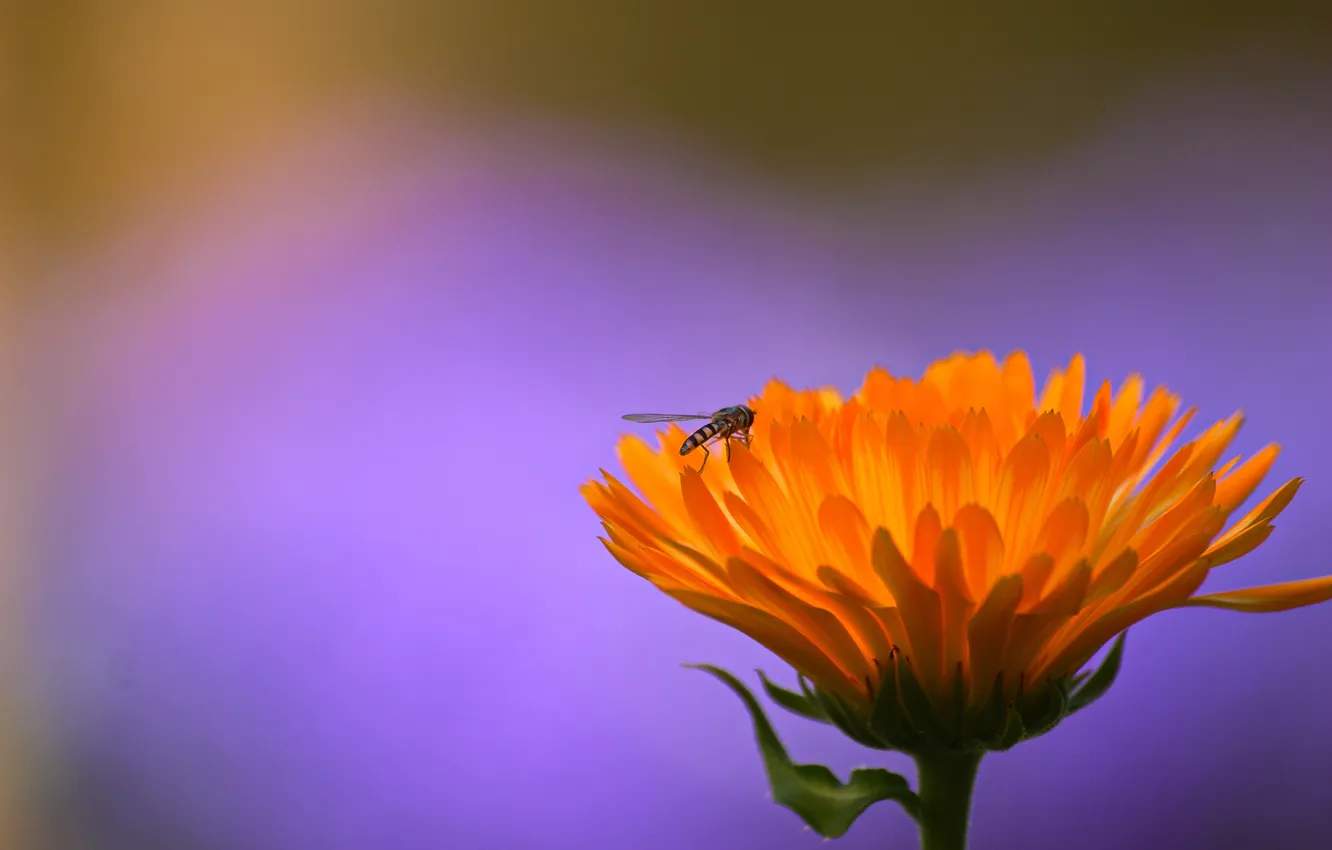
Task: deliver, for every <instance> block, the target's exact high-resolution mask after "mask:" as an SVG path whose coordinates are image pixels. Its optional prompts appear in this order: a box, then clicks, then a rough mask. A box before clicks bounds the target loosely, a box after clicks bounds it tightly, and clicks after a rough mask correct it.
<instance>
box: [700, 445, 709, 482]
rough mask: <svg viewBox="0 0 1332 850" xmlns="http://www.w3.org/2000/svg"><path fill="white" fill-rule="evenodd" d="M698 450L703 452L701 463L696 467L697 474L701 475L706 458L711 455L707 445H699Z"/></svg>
mask: <svg viewBox="0 0 1332 850" xmlns="http://www.w3.org/2000/svg"><path fill="white" fill-rule="evenodd" d="M699 448H700V449H702V450H703V462H702V463H700V464H699V465H698V472H699V474H700V475H701V474H703V467H705V466H707V465H708V458H709V457H710V456H711V455H712V452H710V451H708V444H707V443H700V444H699Z"/></svg>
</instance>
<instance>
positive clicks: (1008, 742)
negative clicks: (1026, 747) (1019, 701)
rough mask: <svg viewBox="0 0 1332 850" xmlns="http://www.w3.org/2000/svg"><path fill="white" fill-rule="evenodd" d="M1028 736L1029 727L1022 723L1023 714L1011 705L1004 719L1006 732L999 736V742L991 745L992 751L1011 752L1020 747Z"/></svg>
mask: <svg viewBox="0 0 1332 850" xmlns="http://www.w3.org/2000/svg"><path fill="white" fill-rule="evenodd" d="M1026 734H1027V727H1026V726H1024V725H1023V723H1022V712H1020V711H1018V708H1017V706H1016V705H1015V704H1013V703H1009V704H1008V710H1007V713H1006V715H1005V717H1004V731H1003V732H1002V733H1001V734H1000V735H999V738H998V740H996V741H995V742H994V744H993V745H991V749H994V750H999V751H1001V752H1002V751H1003V750H1011V749H1013V747H1016V746H1017V745H1018V743H1019V742H1020V741H1021V740H1022V738H1023V737H1024V736H1025V735H1026Z"/></svg>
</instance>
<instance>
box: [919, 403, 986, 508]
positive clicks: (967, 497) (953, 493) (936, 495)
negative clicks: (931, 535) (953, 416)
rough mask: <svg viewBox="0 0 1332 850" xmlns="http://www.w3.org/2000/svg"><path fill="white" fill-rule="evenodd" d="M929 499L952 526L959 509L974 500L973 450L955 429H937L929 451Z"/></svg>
mask: <svg viewBox="0 0 1332 850" xmlns="http://www.w3.org/2000/svg"><path fill="white" fill-rule="evenodd" d="M925 487H926V493H927V494H928V495H927V497H926V498H928V499H929V501H930V502H931V503H933V504H935V505H937V506H938V508H939V513H940V514H941V515H942V517H943V520H944V522H945V523H949V524H951V522H952V519H953V516H954V515H955V514H956V513H957V509H958V508H960V507H961V506H962V505H964V504H966V503H967V502H971V501H974V496H973V494H972V493H973V491H972V473H971V451H970V450H969V449H968V448H967V442H966V440H963V439H962V435H961V434H960V433H958V432H957V430H956V429H955V428H952V427H951V426H949V427H943V428H936V429H934V432H933V433H931V434H930V442H929V445H928V446H927V447H926V449H925Z"/></svg>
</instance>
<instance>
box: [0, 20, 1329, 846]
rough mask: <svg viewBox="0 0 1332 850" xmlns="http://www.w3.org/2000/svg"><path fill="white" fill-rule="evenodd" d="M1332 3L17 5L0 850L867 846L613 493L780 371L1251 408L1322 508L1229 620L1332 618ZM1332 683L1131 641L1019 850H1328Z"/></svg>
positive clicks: (1282, 532) (1029, 815) (1141, 632)
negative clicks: (1125, 388) (662, 576)
mask: <svg viewBox="0 0 1332 850" xmlns="http://www.w3.org/2000/svg"><path fill="white" fill-rule="evenodd" d="M1325 6H1326V4H1320V3H1306V4H1291V3H1284V4H1283V3H1280V2H1268V3H1265V4H1261V5H1260V4H1246V5H1244V6H1242V7H1241V6H1238V5H1237V7H1236V8H1237V9H1242V10H1234V11H1232V10H1231V9H1230V8H1229V7H1228V6H1227V7H1225V8H1223V7H1221V6H1220V5H1218V4H1210V5H1209V4H1184V3H1181V2H1173V0H1171V1H1170V2H1155V3H1148V2H1117V3H1086V4H1080V5H1076V6H1074V5H1073V4H1054V3H1045V4H1035V3H1026V4H999V3H991V4H981V3H972V4H961V5H958V4H949V5H948V6H947V8H944V7H942V6H941V7H939V8H937V9H927V8H926V7H925V5H922V4H907V3H882V4H873V5H871V4H859V5H853V4H825V5H823V6H817V5H810V4H798V3H787V2H770V3H768V4H762V5H760V4H744V5H741V4H730V5H727V4H703V3H693V2H674V3H640V4H623V3H609V2H582V1H581V0H562V2H559V3H536V2H529V3H519V2H504V0H492V2H471V3H468V2H453V3H425V2H409V1H408V0H393V1H392V2H382V3H378V4H371V3H352V2H323V3H315V2H301V0H273V2H267V3H264V4H260V3H248V2H238V3H226V4H223V3H202V2H187V1H186V0H181V2H174V3H173V2H169V0H159V2H151V0H142V2H136V0H100V1H99V0H10V2H9V3H8V4H7V5H5V6H4V7H3V12H2V13H0V14H2V17H0V45H3V49H0V63H2V64H0V69H2V70H0V167H2V168H3V170H0V277H2V278H3V283H4V287H3V290H0V296H2V297H3V301H2V302H0V320H2V322H3V325H4V327H3V328H2V329H0V330H2V331H3V333H0V338H3V340H4V342H3V346H0V392H3V396H4V408H3V409H4V410H5V411H6V414H5V415H4V416H0V447H2V448H3V450H4V455H5V456H4V462H5V464H6V470H7V474H6V476H5V480H6V481H7V482H8V483H7V486H5V487H3V488H0V494H3V495H0V541H3V545H4V547H5V551H4V555H5V557H4V559H3V565H4V568H3V573H0V581H2V582H3V586H2V588H0V590H2V592H0V662H2V663H0V676H2V680H0V684H2V685H3V688H4V693H5V699H6V710H5V711H4V712H3V713H0V846H2V847H4V848H13V850H26V849H27V848H33V850H46V849H47V848H50V849H51V850H306V848H318V850H372V848H373V849H374V850H378V848H383V850H417V848H420V849H421V850H426V848H430V850H439V848H459V850H490V849H491V848H495V850H564V848H607V850H618V848H629V847H643V848H655V847H661V848H667V847H669V848H680V847H698V848H749V847H753V848H765V850H773V849H774V848H787V847H789V848H813V847H815V846H818V844H819V839H818V838H817V837H816V836H814V835H813V834H812V833H809V832H804V831H802V828H801V825H800V823H799V821H798V819H797V818H796V817H795V816H794V815H793V814H791V813H789V812H787V811H785V810H784V809H781V808H779V807H776V806H774V805H772V804H771V803H770V802H768V801H767V799H766V798H765V792H766V788H765V784H764V779H763V776H762V771H761V767H760V763H759V760H758V758H757V755H756V753H755V750H754V745H753V741H752V738H751V736H750V730H749V726H748V723H747V720H746V718H745V716H744V714H743V712H742V710H741V706H740V704H739V703H738V702H736V700H735V699H734V697H733V696H731V695H730V694H728V693H727V692H726V691H725V690H724V689H723V688H721V687H720V686H719V685H717V683H715V682H713V681H710V680H708V679H706V677H703V676H701V675H700V674H698V673H694V672H690V671H686V670H683V669H681V668H680V666H679V664H680V662H686V661H708V662H713V663H717V664H721V665H724V666H727V667H730V668H731V669H734V670H737V671H739V672H744V671H748V670H750V669H752V668H754V667H766V668H767V669H769V670H770V671H771V672H774V673H777V672H779V671H780V672H784V671H781V670H780V667H779V666H778V665H776V664H774V662H773V659H772V658H771V656H769V655H767V654H766V653H765V652H763V651H762V650H760V649H759V648H757V647H756V646H754V645H752V644H750V643H749V642H748V641H747V640H745V639H744V638H742V637H740V636H738V635H736V634H733V633H731V632H729V631H727V630H726V629H724V628H723V627H721V626H719V625H717V624H714V623H712V622H710V621H706V620H704V619H702V618H700V617H698V616H696V615H693V614H691V613H689V612H687V611H685V610H684V609H682V608H680V607H679V606H677V605H676V604H675V603H673V602H671V601H670V600H669V599H667V598H665V597H663V596H661V595H660V594H657V593H655V592H654V591H653V590H652V589H651V588H650V587H649V586H648V585H646V584H645V583H643V582H642V581H640V580H638V579H636V578H635V577H634V576H632V575H630V574H629V573H627V572H626V571H624V570H623V569H621V568H620V567H619V566H618V565H616V564H615V563H614V562H613V561H611V559H610V558H608V557H607V556H606V555H605V553H604V550H602V549H601V547H600V544H598V543H597V541H596V534H597V532H598V530H599V529H598V526H597V524H596V522H595V519H594V517H593V516H592V514H591V512H590V511H589V510H588V509H587V508H586V507H585V505H583V504H582V503H581V501H580V499H579V497H578V495H577V492H576V488H577V485H578V484H579V483H580V482H581V481H582V480H584V479H585V478H587V477H589V476H591V475H594V474H595V472H596V470H597V468H598V467H599V466H607V467H610V466H613V464H614V456H613V449H612V446H613V441H614V439H615V438H616V437H617V435H618V434H619V433H621V431H622V430H623V423H621V422H620V421H619V419H618V417H619V415H620V414H622V413H624V412H627V411H630V410H640V409H674V408H679V409H684V410H692V409H699V408H708V407H715V406H721V405H723V404H728V403H732V402H734V401H735V400H738V399H740V398H743V397H745V396H747V395H748V394H750V393H752V392H755V391H756V390H757V389H758V388H759V387H760V386H761V385H762V384H763V382H764V381H766V380H767V379H768V378H769V377H772V376H774V375H778V376H781V377H783V378H784V379H786V380H788V381H789V382H791V383H794V384H797V385H825V384H828V385H834V386H839V387H841V388H843V389H846V390H850V389H853V388H854V387H855V386H856V385H857V383H858V381H859V380H860V378H861V377H862V375H863V373H864V372H865V370H866V369H868V367H869V366H871V365H873V364H875V363H880V364H883V365H886V366H888V367H889V368H891V369H892V370H894V371H897V372H901V373H904V374H915V373H918V372H919V371H920V370H921V369H922V368H923V367H924V365H925V364H926V363H928V362H929V361H930V360H932V359H934V358H936V357H939V356H942V355H946V354H948V353H949V352H951V351H952V350H954V349H956V348H968V349H976V348H987V347H988V348H992V349H994V350H996V351H998V352H1000V353H1003V352H1006V351H1008V350H1010V349H1012V348H1014V347H1025V348H1026V349H1028V350H1029V352H1030V353H1031V356H1032V359H1033V362H1034V364H1035V366H1036V368H1037V370H1038V372H1044V371H1046V370H1048V369H1049V368H1051V367H1053V366H1055V365H1057V364H1060V363H1062V362H1064V361H1066V359H1067V358H1068V356H1069V355H1070V354H1072V353H1073V352H1074V351H1083V352H1085V353H1086V355H1087V356H1088V362H1089V367H1088V369H1089V380H1090V381H1091V382H1092V383H1093V384H1095V383H1099V382H1100V381H1101V380H1103V379H1107V378H1108V379H1112V380H1115V381H1118V380H1120V379H1122V378H1123V377H1124V376H1125V375H1127V374H1128V373H1129V372H1132V371H1141V372H1143V373H1144V374H1146V376H1147V377H1148V378H1149V380H1150V381H1151V382H1153V383H1165V384H1167V385H1169V386H1170V387H1171V388H1172V389H1174V390H1176V391H1178V392H1180V393H1182V394H1183V395H1184V396H1185V398H1186V400H1187V401H1188V402H1190V403H1193V404H1197V405H1198V406H1200V408H1201V415H1200V417H1199V423H1200V425H1201V424H1206V423H1208V422H1211V421H1214V420H1215V419H1218V418H1221V417H1223V416H1225V415H1228V414H1229V413H1231V412H1232V411H1233V410H1234V409H1236V408H1239V407H1243V408H1244V409H1245V410H1246V411H1247V413H1248V414H1249V423H1248V426H1247V428H1246V430H1245V431H1244V432H1243V433H1242V435H1241V438H1240V441H1239V442H1240V445H1239V446H1238V448H1239V449H1241V450H1244V451H1252V450H1253V449H1256V448H1257V447H1258V446H1260V445H1262V444H1264V443H1266V442H1268V441H1271V440H1276V441H1280V442H1281V443H1283V444H1284V446H1285V452H1284V453H1283V455H1282V457H1281V459H1280V460H1279V462H1278V463H1277V465H1276V468H1275V469H1274V470H1273V473H1272V480H1271V484H1272V486H1275V485H1276V484H1278V483H1279V482H1280V481H1282V480H1284V479H1286V478H1289V477H1292V476H1295V475H1303V476H1306V477H1307V479H1308V483H1307V484H1306V486H1305V488H1304V489H1303V490H1302V491H1301V494H1300V496H1299V498H1298V499H1297V500H1296V502H1295V503H1294V505H1293V506H1292V507H1291V508H1290V509H1289V510H1288V511H1287V512H1286V514H1285V515H1284V516H1283V519H1282V521H1281V522H1280V523H1279V529H1278V531H1277V533H1276V535H1275V536H1274V537H1273V538H1272V539H1271V540H1270V541H1269V542H1268V543H1267V544H1266V545H1265V546H1264V547H1263V548H1262V550H1261V551H1259V552H1258V553H1257V554H1255V555H1253V556H1251V557H1249V558H1246V559H1245V560H1244V561H1242V562H1239V563H1237V564H1236V565H1234V566H1231V567H1227V568H1226V571H1225V572H1224V573H1223V574H1221V575H1218V576H1215V577H1214V579H1213V581H1212V583H1211V585H1209V586H1211V587H1216V588H1232V587H1240V586H1245V585H1249V584H1258V583H1266V582H1274V581H1282V580H1291V579H1297V578H1304V577H1309V576H1314V575H1322V574H1325V573H1327V572H1329V571H1330V570H1332V559H1329V556H1328V546H1327V543H1326V529H1327V523H1326V517H1327V516H1328V514H1329V512H1332V483H1330V481H1332V450H1330V449H1329V448H1328V446H1329V443H1328V434H1327V422H1328V421H1329V418H1330V417H1332V401H1330V400H1329V392H1328V390H1329V380H1328V368H1329V367H1328V364H1329V363H1330V362H1332V239H1330V238H1329V237H1330V236H1332V110H1329V108H1328V107H1329V104H1332V60H1329V55H1332V54H1329V52H1328V49H1329V47H1332V22H1330V21H1329V17H1330V15H1329V12H1328V11H1326V10H1325V9H1324V7H1325ZM1075 10H1076V11H1075ZM699 351H712V352H719V353H720V354H719V356H716V357H714V358H709V359H708V360H707V361H706V362H705V363H703V365H699V364H700V358H699V356H698V352H699ZM1329 641H1332V610H1329V609H1327V608H1322V609H1317V608H1315V609H1305V610H1301V611H1296V612H1291V613H1287V614H1281V615H1272V616H1263V617H1253V616H1246V615H1239V614H1227V613H1222V612H1214V611H1179V612H1173V613H1170V614H1167V615H1164V616H1160V617H1157V618H1154V619H1153V620H1151V621H1149V622H1148V623H1146V624H1144V625H1143V626H1141V627H1138V628H1136V629H1135V630H1134V632H1133V634H1132V635H1131V636H1130V639H1129V642H1128V647H1127V659H1126V665H1125V669H1124V671H1123V673H1122V674H1121V676H1120V680H1119V683H1118V684H1117V685H1116V687H1115V688H1114V689H1113V691H1112V692H1111V693H1110V695H1109V696H1108V697H1107V698H1106V699H1104V700H1103V701H1102V702H1100V703H1098V704H1097V705H1096V706H1095V707H1094V708H1093V709H1090V710H1088V711H1087V712H1085V713H1084V714H1081V715H1079V716H1078V717H1077V718H1076V719H1075V720H1073V721H1070V722H1068V723H1067V724H1065V725H1064V726H1063V727H1061V728H1060V729H1059V730H1058V731H1057V733H1056V734H1053V735H1051V736H1048V737H1046V738H1043V739H1040V740H1038V741H1036V742H1032V743H1029V744H1025V745H1023V746H1022V747H1020V748H1018V749H1017V750H1015V751H1013V752H1011V753H1008V754H1005V755H1001V756H996V757H992V758H990V759H988V760H987V761H986V763H985V764H984V766H983V768H982V773H981V778H980V784H979V787H978V789H977V799H976V811H975V837H974V843H973V846H974V847H976V848H978V850H983V849H984V848H1032V850H1037V848H1043V847H1050V848H1055V847H1065V846H1072V845H1074V844H1076V845H1077V846H1081V847H1086V848H1120V847H1152V848H1155V847H1163V848H1212V847H1226V848H1230V847H1254V848H1271V850H1276V848H1310V847H1320V846H1332V674H1329V673H1328V671H1327V669H1326V664H1325V661H1326V657H1327V650H1326V647H1327V646H1328V644H1329ZM775 719H776V722H777V723H778V726H779V729H780V731H781V732H782V733H783V735H784V736H785V739H786V741H787V743H788V745H789V746H790V748H791V749H792V751H793V753H794V755H795V756H796V758H797V759H799V760H806V761H824V762H827V763H829V764H830V765H832V766H834V767H835V768H836V769H837V770H839V771H845V770H847V769H849V768H851V767H854V766H857V765H859V764H862V763H866V762H871V761H873V760H875V759H882V756H880V755H878V754H874V753H867V752H863V751H859V750H857V749H856V748H855V746H854V745H852V744H850V743H848V742H846V741H845V740H842V739H839V738H838V737H837V736H836V735H835V734H833V733H830V732H828V731H827V730H826V729H822V728H814V727H813V725H812V724H802V723H801V722H799V721H796V720H795V719H793V718H790V717H786V716H778V717H775ZM883 763H886V764H887V766H889V767H891V768H893V769H898V770H901V771H903V772H906V773H908V774H909V773H910V770H911V768H910V764H909V762H907V761H905V760H902V759H898V760H894V759H893V758H892V757H889V758H888V759H887V761H886V762H883ZM912 826H913V825H912V824H911V823H910V821H909V820H908V819H907V818H906V817H905V816H904V815H903V814H902V813H901V812H900V811H899V810H897V809H896V808H895V807H893V806H889V805H884V806H880V807H877V808H875V809H873V810H871V811H870V812H869V813H868V814H867V815H866V816H865V817H864V818H862V820H861V821H860V822H859V823H858V824H857V826H856V827H855V828H854V829H853V830H852V832H851V833H850V834H849V835H848V836H847V837H846V838H845V839H842V840H841V842H840V845H839V846H841V847H845V848H881V847H912V846H915V844H914V842H915V840H916V839H915V836H914V830H913V828H912Z"/></svg>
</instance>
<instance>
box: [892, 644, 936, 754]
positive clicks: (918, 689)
mask: <svg viewBox="0 0 1332 850" xmlns="http://www.w3.org/2000/svg"><path fill="white" fill-rule="evenodd" d="M897 688H898V691H899V692H900V693H901V696H902V707H903V708H904V709H906V719H907V721H908V722H909V723H910V724H911V725H912V726H913V727H915V729H916V731H917V732H919V733H920V734H922V735H924V736H925V737H927V738H930V739H931V740H934V741H938V740H940V739H941V738H942V737H943V733H942V730H941V728H940V726H939V718H938V716H937V715H936V713H935V709H934V704H933V703H931V702H930V697H929V695H928V694H926V693H925V688H923V687H922V686H921V684H920V679H917V678H916V672H915V670H914V669H912V666H911V659H910V658H906V657H905V656H903V657H900V658H899V659H898V662H897Z"/></svg>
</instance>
